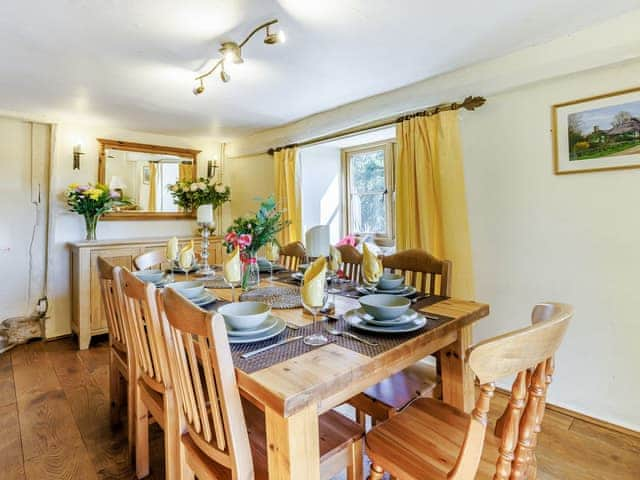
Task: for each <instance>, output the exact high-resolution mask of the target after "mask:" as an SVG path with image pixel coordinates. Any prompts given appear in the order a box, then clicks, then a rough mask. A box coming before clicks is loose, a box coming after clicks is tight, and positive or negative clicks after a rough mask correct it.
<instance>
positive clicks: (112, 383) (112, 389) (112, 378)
mask: <svg viewBox="0 0 640 480" xmlns="http://www.w3.org/2000/svg"><path fill="white" fill-rule="evenodd" d="M112 356H113V353H111V352H109V397H110V398H109V403H110V407H111V426H116V425H118V424H119V423H120V408H121V407H122V383H121V380H120V371H119V370H118V368H117V367H116V364H115V362H114V360H113V358H112Z"/></svg>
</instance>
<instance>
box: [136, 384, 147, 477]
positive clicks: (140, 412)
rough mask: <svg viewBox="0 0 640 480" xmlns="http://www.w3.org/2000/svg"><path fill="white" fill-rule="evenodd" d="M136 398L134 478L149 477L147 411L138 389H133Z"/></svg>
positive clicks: (137, 387)
mask: <svg viewBox="0 0 640 480" xmlns="http://www.w3.org/2000/svg"><path fill="white" fill-rule="evenodd" d="M135 391H136V392H135V397H136V425H135V430H136V442H135V443H136V477H138V478H144V477H146V476H147V475H149V410H148V409H147V406H146V405H145V404H144V402H143V401H142V398H141V397H140V387H139V386H138V385H136V387H135Z"/></svg>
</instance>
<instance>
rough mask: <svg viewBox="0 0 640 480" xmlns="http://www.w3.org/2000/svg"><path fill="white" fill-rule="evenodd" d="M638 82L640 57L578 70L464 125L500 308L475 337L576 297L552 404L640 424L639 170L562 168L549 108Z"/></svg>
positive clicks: (483, 258) (476, 238) (479, 236)
mask: <svg viewBox="0 0 640 480" xmlns="http://www.w3.org/2000/svg"><path fill="white" fill-rule="evenodd" d="M638 78H640V61H635V62H632V63H628V64H625V65H617V66H614V67H610V68H605V69H599V70H595V71H590V72H585V73H580V74H576V75H571V76H568V77H565V78H562V79H557V80H553V81H547V82H543V83H540V84H536V85H532V86H530V87H526V88H522V89H518V90H515V91H513V92H509V93H505V94H502V95H497V96H494V97H491V98H489V101H488V102H487V105H486V106H485V107H483V108H482V109H481V110H478V111H477V112H473V113H465V114H463V115H462V120H461V125H462V139H463V145H464V155H465V177H466V186H467V196H468V202H469V217H470V227H471V236H472V246H473V258H474V270H475V276H476V294H477V298H478V299H481V300H482V301H486V302H488V303H490V304H491V310H492V313H491V317H490V318H489V319H488V320H487V321H485V322H480V323H479V324H478V326H477V327H476V329H475V338H476V339H482V338H485V337H489V336H492V335H495V334H497V333H500V332H503V331H507V330H511V329H513V328H517V327H519V326H524V325H526V324H527V323H528V321H529V313H530V308H531V305H532V304H533V303H534V302H537V301H544V300H558V301H564V302H568V303H571V304H573V305H574V306H575V308H576V316H575V320H574V321H573V323H572V325H571V327H570V329H569V332H568V334H567V337H566V340H565V342H564V344H563V345H562V347H561V349H560V351H559V353H558V357H557V364H558V368H557V373H556V376H555V379H554V383H553V385H552V388H551V391H550V394H549V400H550V401H551V402H552V403H555V404H559V405H562V406H565V407H568V408H571V409H573V410H578V411H581V412H585V413H587V414H589V415H591V416H594V417H597V418H602V419H605V420H607V421H611V422H613V423H616V424H620V425H625V426H627V427H629V428H633V429H635V430H640V414H638V409H637V407H638V402H640V384H638V382H637V381H636V380H637V379H638V372H637V368H638V365H640V349H638V346H637V345H638V341H639V340H640V322H639V321H638V320H639V313H638V312H640V295H638V294H637V285H638V268H639V267H640V249H638V245H639V244H640V218H639V217H638V208H637V206H638V205H639V204H640V188H639V187H638V186H639V185H640V170H627V171H612V172H596V173H583V174H573V175H564V176H557V175H554V174H553V167H552V147H551V133H550V129H551V114H550V108H551V105H553V104H555V103H559V102H564V101H567V100H572V99H576V98H584V97H589V96H592V95H597V94H602V93H607V92H611V91H616V90H620V89H625V88H631V87H637V86H638ZM454 272H455V270H454ZM454 274H455V273H454Z"/></svg>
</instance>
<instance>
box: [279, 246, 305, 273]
mask: <svg viewBox="0 0 640 480" xmlns="http://www.w3.org/2000/svg"><path fill="white" fill-rule="evenodd" d="M306 256H307V251H306V250H305V248H304V245H303V244H302V242H291V243H287V244H286V245H283V246H282V247H280V264H281V265H283V266H284V267H285V268H286V269H288V270H291V271H295V270H297V269H298V265H299V264H300V263H301V262H304V259H305V257H306Z"/></svg>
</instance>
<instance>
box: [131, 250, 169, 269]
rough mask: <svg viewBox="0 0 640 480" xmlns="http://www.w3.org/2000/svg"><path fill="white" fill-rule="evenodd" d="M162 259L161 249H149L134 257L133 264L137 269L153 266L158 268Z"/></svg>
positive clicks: (163, 259)
mask: <svg viewBox="0 0 640 480" xmlns="http://www.w3.org/2000/svg"><path fill="white" fill-rule="evenodd" d="M164 261H165V258H164V252H162V251H161V250H151V251H150V252H147V253H143V254H142V255H138V256H137V257H136V258H134V259H133V264H134V265H135V266H136V268H137V269H138V270H148V269H150V268H153V267H156V268H160V266H161V265H162V262H164Z"/></svg>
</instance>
